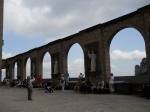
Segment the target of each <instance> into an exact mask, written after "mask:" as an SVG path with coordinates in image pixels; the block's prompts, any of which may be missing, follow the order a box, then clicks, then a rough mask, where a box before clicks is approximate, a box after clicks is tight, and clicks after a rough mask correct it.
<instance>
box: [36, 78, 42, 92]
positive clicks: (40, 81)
mask: <svg viewBox="0 0 150 112" xmlns="http://www.w3.org/2000/svg"><path fill="white" fill-rule="evenodd" d="M37 83H38V88H39V90H40V89H42V75H39V76H38V78H37Z"/></svg>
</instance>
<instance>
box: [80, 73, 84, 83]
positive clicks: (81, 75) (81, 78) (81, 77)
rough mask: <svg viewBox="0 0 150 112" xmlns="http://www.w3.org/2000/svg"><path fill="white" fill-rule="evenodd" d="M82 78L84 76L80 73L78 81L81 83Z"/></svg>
mask: <svg viewBox="0 0 150 112" xmlns="http://www.w3.org/2000/svg"><path fill="white" fill-rule="evenodd" d="M83 76H84V74H82V73H80V74H79V79H80V80H81V81H83Z"/></svg>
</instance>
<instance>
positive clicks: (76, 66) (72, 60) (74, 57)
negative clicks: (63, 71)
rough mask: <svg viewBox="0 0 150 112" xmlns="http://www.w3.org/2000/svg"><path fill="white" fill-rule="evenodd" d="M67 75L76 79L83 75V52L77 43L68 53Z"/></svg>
mask: <svg viewBox="0 0 150 112" xmlns="http://www.w3.org/2000/svg"><path fill="white" fill-rule="evenodd" d="M68 73H69V75H70V77H71V78H76V77H78V76H79V74H80V73H83V74H85V70H84V55H83V50H82V48H81V46H80V45H79V44H77V43H76V44H74V45H72V47H71V48H70V50H69V52H68Z"/></svg>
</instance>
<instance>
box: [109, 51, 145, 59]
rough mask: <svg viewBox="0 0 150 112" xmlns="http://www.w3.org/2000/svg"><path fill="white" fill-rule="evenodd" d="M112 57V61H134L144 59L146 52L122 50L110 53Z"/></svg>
mask: <svg viewBox="0 0 150 112" xmlns="http://www.w3.org/2000/svg"><path fill="white" fill-rule="evenodd" d="M110 57H111V59H112V60H134V59H142V58H144V57H146V53H145V51H139V50H134V51H130V52H128V51H121V50H114V51H112V52H111V53H110Z"/></svg>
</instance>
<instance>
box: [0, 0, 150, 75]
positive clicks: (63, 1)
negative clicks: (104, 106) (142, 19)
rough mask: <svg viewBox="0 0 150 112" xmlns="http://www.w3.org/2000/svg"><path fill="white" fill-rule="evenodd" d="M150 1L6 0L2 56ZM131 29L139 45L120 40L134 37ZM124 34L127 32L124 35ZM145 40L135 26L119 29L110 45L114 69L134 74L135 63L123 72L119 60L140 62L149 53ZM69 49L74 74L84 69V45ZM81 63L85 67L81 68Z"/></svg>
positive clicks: (34, 45) (52, 39)
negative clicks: (76, 54) (146, 49)
mask: <svg viewBox="0 0 150 112" xmlns="http://www.w3.org/2000/svg"><path fill="white" fill-rule="evenodd" d="M148 4H150V1H149V0H75V1H73V0H72V1H71V0H4V24H3V39H4V46H3V54H2V57H3V59H6V58H8V57H12V56H15V55H17V54H20V53H23V52H26V51H28V50H30V49H33V48H35V47H40V46H42V45H45V44H47V43H49V42H51V41H54V40H56V39H59V38H64V37H67V36H69V35H72V34H75V33H77V32H79V31H81V30H83V29H86V28H89V27H91V26H94V25H97V24H99V23H105V22H107V21H110V20H112V19H115V18H117V17H120V16H123V15H126V14H128V13H131V12H134V11H136V10H137V9H138V8H141V7H143V6H145V5H148ZM128 32H131V33H130V37H131V36H132V37H136V39H135V40H133V41H134V43H135V42H138V43H137V44H136V45H133V43H131V44H129V42H127V43H128V45H122V44H120V43H121V42H122V41H123V43H124V40H123V39H125V40H129V39H131V38H129V36H127V35H126V34H129V33H128ZM124 34H125V36H122V35H124ZM117 35H118V36H117ZM121 37H122V38H121ZM124 37H125V38H124ZM119 39H120V40H119ZM133 39H134V38H133ZM139 43H140V46H139V45H138V44H139ZM124 44H125V43H124ZM144 44H145V43H144V40H143V38H142V36H141V34H140V33H139V32H138V31H136V30H135V29H132V28H131V29H125V30H123V31H120V32H119V33H117V34H116V37H115V38H114V39H113V41H112V44H111V48H110V55H111V66H112V68H111V69H112V72H115V74H117V75H120V74H122V75H125V74H130V75H133V74H134V73H133V71H134V70H133V69H134V68H133V67H134V66H132V67H130V68H129V69H128V70H129V72H128V73H124V74H123V73H121V72H117V71H122V68H118V66H120V65H117V63H122V62H123V61H124V60H130V61H131V60H132V61H134V62H135V60H136V62H135V63H137V64H139V63H140V61H141V59H142V58H143V57H145V56H146V55H145V45H144ZM74 47H75V48H74ZM72 50H73V51H72ZM74 51H75V52H79V53H78V54H79V55H78V56H75V55H74V54H73V52H74ZM69 53H70V54H69V56H70V57H69V58H68V60H69V63H68V64H69V65H68V66H69V72H70V75H71V76H72V77H74V76H77V75H78V74H79V73H80V72H83V73H84V69H83V68H84V67H83V64H84V60H83V57H84V56H83V51H82V49H81V48H80V47H79V46H78V45H75V46H73V47H72V48H71V51H70V52H69ZM135 54H136V55H135ZM46 57H48V56H45V58H46ZM126 58H128V59H126ZM44 60H47V59H44ZM120 60H122V62H120ZM50 61H51V60H49V62H46V61H44V65H43V66H44V68H43V69H44V74H47V75H45V76H44V77H49V75H48V74H50V73H49V72H48V73H47V70H49V71H50V66H51V65H50ZM115 61H116V62H115ZM118 61H119V62H118ZM135 63H134V64H135ZM134 64H133V65H134ZM79 65H80V66H79ZM129 65H130V64H129ZM126 66H128V65H126ZM78 67H80V68H82V70H81V71H78ZM131 71H132V73H131ZM75 74H76V75H75ZM3 76H4V75H3Z"/></svg>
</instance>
